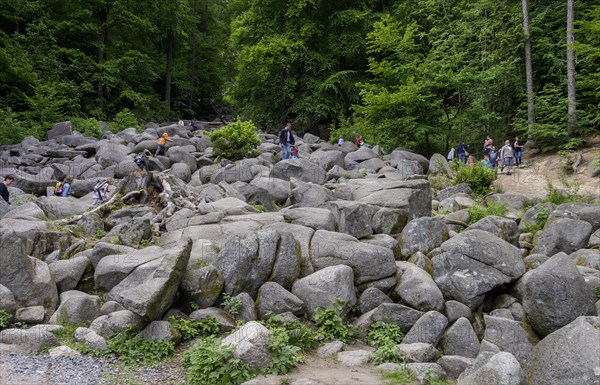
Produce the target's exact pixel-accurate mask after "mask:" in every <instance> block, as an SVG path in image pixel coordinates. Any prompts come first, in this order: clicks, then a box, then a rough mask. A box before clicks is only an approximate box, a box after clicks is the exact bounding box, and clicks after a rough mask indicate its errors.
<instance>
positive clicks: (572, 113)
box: [567, 0, 577, 136]
mask: <svg viewBox="0 0 600 385" xmlns="http://www.w3.org/2000/svg"><path fill="white" fill-rule="evenodd" d="M573 3H574V0H567V93H568V99H569V122H568V126H567V132H568V134H569V136H573V134H574V133H575V128H576V126H577V114H576V111H577V106H576V104H575V102H576V97H575V91H576V88H575V55H574V52H573V43H575V34H574V33H573V24H574V20H575V9H574V5H573Z"/></svg>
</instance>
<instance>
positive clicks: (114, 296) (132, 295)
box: [106, 238, 192, 321]
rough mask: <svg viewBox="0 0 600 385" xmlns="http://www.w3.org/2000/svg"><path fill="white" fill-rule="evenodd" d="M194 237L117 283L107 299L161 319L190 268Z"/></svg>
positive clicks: (146, 316) (144, 314)
mask: <svg viewBox="0 0 600 385" xmlns="http://www.w3.org/2000/svg"><path fill="white" fill-rule="evenodd" d="M191 248H192V240H191V239H189V238H187V239H184V240H183V241H182V242H181V244H180V245H179V246H178V247H176V248H173V249H169V250H165V252H164V254H163V256H162V257H161V258H159V259H155V260H153V261H150V262H148V263H146V264H143V265H141V266H139V267H137V268H136V269H135V270H134V271H133V272H132V273H131V274H129V275H128V276H127V278H125V279H124V280H123V281H121V282H120V283H119V284H118V285H117V286H115V287H114V288H113V289H112V290H111V291H110V292H109V293H108V294H106V299H108V300H113V301H117V302H119V303H120V304H121V305H123V306H124V307H125V308H126V309H129V310H131V311H133V312H134V313H136V314H138V315H139V316H141V317H143V318H144V319H145V320H148V321H154V320H157V319H160V318H161V317H162V315H163V314H164V313H165V312H166V311H167V310H168V309H169V307H170V306H171V304H172V303H173V300H174V299H175V295H176V294H177V289H178V288H179V283H180V281H181V277H182V276H183V272H184V270H185V268H186V267H187V263H188V260H189V257H190V250H191Z"/></svg>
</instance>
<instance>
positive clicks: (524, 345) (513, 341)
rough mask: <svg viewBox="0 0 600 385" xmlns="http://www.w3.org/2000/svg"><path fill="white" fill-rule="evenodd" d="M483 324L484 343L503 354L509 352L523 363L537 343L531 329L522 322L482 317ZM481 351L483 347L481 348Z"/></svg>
mask: <svg viewBox="0 0 600 385" xmlns="http://www.w3.org/2000/svg"><path fill="white" fill-rule="evenodd" d="M483 319H484V322H485V335H484V339H483V340H484V341H486V342H487V343H490V344H493V345H494V349H495V348H498V349H500V350H501V351H503V352H509V353H511V354H512V355H513V356H515V357H516V358H517V360H519V362H521V363H524V362H526V360H527V357H529V353H531V349H533V347H534V346H535V345H536V344H537V343H538V342H539V338H538V336H537V335H536V334H535V332H534V331H533V330H532V329H531V327H530V326H529V325H528V324H526V323H523V322H519V321H513V320H511V319H507V318H501V317H493V316H489V315H484V316H483ZM482 349H483V347H482Z"/></svg>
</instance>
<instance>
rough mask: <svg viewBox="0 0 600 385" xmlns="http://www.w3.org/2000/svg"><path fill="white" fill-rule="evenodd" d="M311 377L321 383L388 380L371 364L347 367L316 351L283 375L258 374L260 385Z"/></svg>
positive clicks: (379, 384)
mask: <svg viewBox="0 0 600 385" xmlns="http://www.w3.org/2000/svg"><path fill="white" fill-rule="evenodd" d="M302 378H304V379H310V380H313V381H315V382H318V383H319V384H320V385H384V384H386V382H385V381H384V380H382V379H381V377H379V376H378V375H377V373H376V372H375V366H374V365H371V364H367V365H362V366H354V367H347V366H344V365H342V364H340V363H339V362H337V361H336V360H335V359H333V358H321V357H319V356H317V355H316V354H314V353H310V354H305V356H304V363H303V364H302V365H300V366H298V367H297V368H296V369H295V370H293V371H292V372H290V373H288V374H286V375H283V376H273V375H268V376H258V377H256V380H258V383H259V384H260V385H281V384H282V383H285V382H287V381H285V380H286V379H287V380H289V383H293V382H294V381H295V380H298V379H302Z"/></svg>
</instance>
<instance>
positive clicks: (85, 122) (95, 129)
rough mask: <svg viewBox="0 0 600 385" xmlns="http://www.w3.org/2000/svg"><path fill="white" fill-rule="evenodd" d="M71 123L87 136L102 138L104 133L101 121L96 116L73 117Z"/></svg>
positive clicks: (75, 128) (76, 129)
mask: <svg viewBox="0 0 600 385" xmlns="http://www.w3.org/2000/svg"><path fill="white" fill-rule="evenodd" d="M71 123H72V125H73V129H74V130H75V131H79V132H80V133H81V134H83V135H85V136H90V137H92V138H100V137H101V136H102V134H103V132H102V130H101V129H100V122H98V120H96V119H95V118H88V119H83V118H72V119H71Z"/></svg>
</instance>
